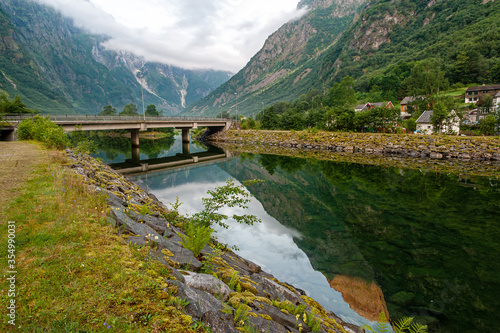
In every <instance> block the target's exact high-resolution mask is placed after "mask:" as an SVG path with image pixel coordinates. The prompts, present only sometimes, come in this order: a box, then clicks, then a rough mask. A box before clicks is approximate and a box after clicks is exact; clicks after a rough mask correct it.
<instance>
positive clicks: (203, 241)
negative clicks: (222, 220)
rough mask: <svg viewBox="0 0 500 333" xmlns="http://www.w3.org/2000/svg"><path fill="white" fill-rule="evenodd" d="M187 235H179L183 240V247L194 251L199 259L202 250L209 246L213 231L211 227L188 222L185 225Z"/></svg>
mask: <svg viewBox="0 0 500 333" xmlns="http://www.w3.org/2000/svg"><path fill="white" fill-rule="evenodd" d="M184 231H185V232H186V234H185V235H183V234H180V233H179V234H178V235H179V237H180V238H181V239H182V242H181V244H182V246H184V247H185V248H186V249H189V250H191V251H193V254H194V255H195V257H198V256H199V255H200V253H201V250H203V248H204V247H205V245H207V243H208V242H209V241H210V239H211V237H212V232H213V229H212V228H210V227H209V226H203V225H196V224H195V223H193V222H191V221H190V222H188V223H187V224H186V225H185V230H184Z"/></svg>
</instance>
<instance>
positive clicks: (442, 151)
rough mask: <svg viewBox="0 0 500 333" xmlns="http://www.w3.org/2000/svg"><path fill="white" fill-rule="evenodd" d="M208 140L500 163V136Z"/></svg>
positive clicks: (269, 134) (266, 135)
mask: <svg viewBox="0 0 500 333" xmlns="http://www.w3.org/2000/svg"><path fill="white" fill-rule="evenodd" d="M208 139H209V140H211V141H216V142H226V143H244V144H250V145H261V146H279V147H284V148H299V149H315V150H327V151H335V152H346V153H363V154H367V155H399V156H408V157H416V158H420V157H428V158H431V159H438V160H439V159H456V160H478V161H500V138H499V137H460V136H445V135H417V134H411V135H402V134H386V133H343V132H316V133H315V132H295V131H255V130H247V131H227V132H223V133H222V132H219V133H216V134H214V135H211V136H210V137H209V138H208Z"/></svg>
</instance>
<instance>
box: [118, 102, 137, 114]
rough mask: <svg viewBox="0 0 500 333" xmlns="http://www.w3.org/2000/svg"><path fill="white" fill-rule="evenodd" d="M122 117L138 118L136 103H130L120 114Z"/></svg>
mask: <svg viewBox="0 0 500 333" xmlns="http://www.w3.org/2000/svg"><path fill="white" fill-rule="evenodd" d="M119 115H120V116H138V115H139V111H138V110H137V106H136V105H135V104H134V103H129V104H127V105H125V106H124V107H123V111H122V112H120V113H119Z"/></svg>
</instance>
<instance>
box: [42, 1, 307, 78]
mask: <svg viewBox="0 0 500 333" xmlns="http://www.w3.org/2000/svg"><path fill="white" fill-rule="evenodd" d="M35 1H38V2H40V3H43V4H47V5H50V6H52V7H54V8H56V9H58V10H59V11H61V13H62V14H63V15H65V16H69V17H71V18H73V19H74V21H75V23H76V24H77V25H78V26H80V27H83V28H85V29H87V30H89V31H90V32H92V33H98V34H106V35H108V36H109V37H111V39H110V40H109V41H108V42H107V43H106V44H105V46H106V47H108V48H111V49H114V50H124V51H129V52H133V53H135V54H136V55H139V56H144V57H145V58H146V59H147V60H149V61H157V62H162V63H167V64H172V65H175V66H179V67H184V68H213V69H220V70H230V71H233V72H236V71H238V70H239V69H241V68H242V67H243V66H244V65H245V64H246V63H247V62H248V61H249V60H250V58H251V57H252V56H253V55H254V54H255V53H257V52H258V51H259V49H260V48H261V47H262V46H263V44H264V41H265V40H266V38H267V37H268V36H269V35H270V34H272V33H273V32H274V31H276V30H277V29H278V28H279V27H280V26H281V25H283V24H284V23H286V22H287V21H289V20H291V19H294V18H297V17H300V16H301V15H303V14H304V12H305V11H304V10H297V9H296V7H297V3H298V0H273V1H269V0H252V1H248V0H181V1H179V0H142V1H124V0H35Z"/></svg>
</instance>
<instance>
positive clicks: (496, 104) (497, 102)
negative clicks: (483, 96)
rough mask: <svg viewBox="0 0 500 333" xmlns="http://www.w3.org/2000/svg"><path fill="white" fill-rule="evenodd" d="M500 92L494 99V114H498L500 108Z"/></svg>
mask: <svg viewBox="0 0 500 333" xmlns="http://www.w3.org/2000/svg"><path fill="white" fill-rule="evenodd" d="M499 105H500V92H497V94H496V95H495V96H494V97H493V112H496V111H497V110H498V108H499V107H500V106H499Z"/></svg>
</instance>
